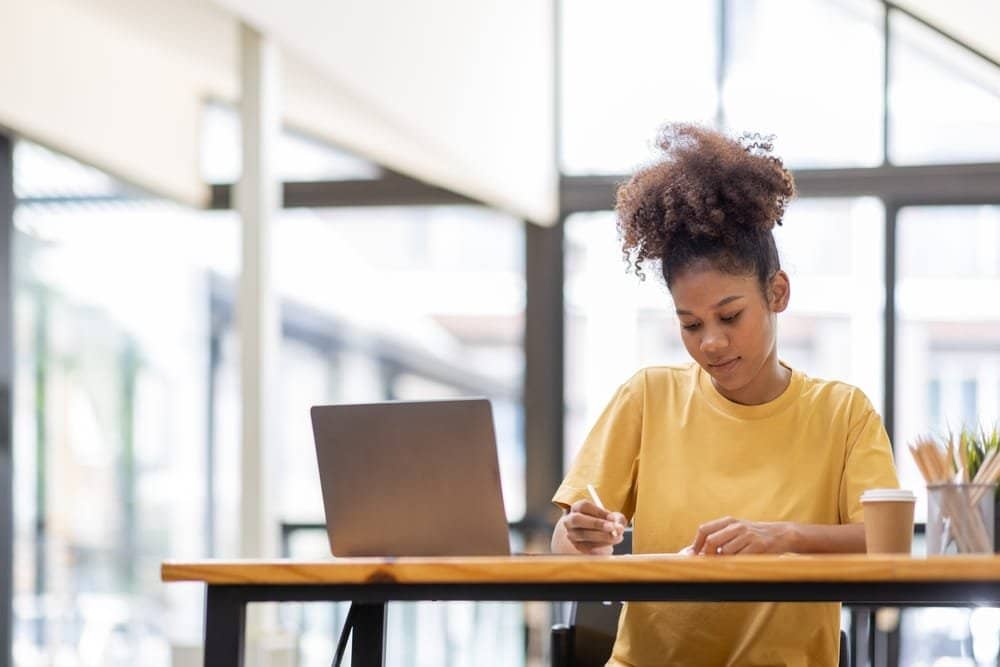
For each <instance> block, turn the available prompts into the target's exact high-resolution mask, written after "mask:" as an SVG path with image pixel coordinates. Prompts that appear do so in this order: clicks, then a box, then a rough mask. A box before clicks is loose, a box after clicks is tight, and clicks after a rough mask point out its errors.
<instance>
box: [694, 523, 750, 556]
mask: <svg viewBox="0 0 1000 667" xmlns="http://www.w3.org/2000/svg"><path fill="white" fill-rule="evenodd" d="M745 532H747V529H746V526H745V525H744V524H743V523H742V522H739V521H738V522H736V523H731V524H729V525H728V526H726V527H725V528H723V529H722V530H718V531H716V532H714V533H712V534H711V535H709V536H708V537H706V538H705V544H704V546H703V547H702V553H707V554H715V553H718V552H719V549H721V548H722V547H723V546H725V545H726V544H728V543H729V542H730V541H732V540H734V539H735V538H736V537H738V536H739V535H742V534H743V533H745Z"/></svg>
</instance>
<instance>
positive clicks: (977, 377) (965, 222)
mask: <svg viewBox="0 0 1000 667" xmlns="http://www.w3.org/2000/svg"><path fill="white" fill-rule="evenodd" d="M898 239H899V258H898V266H899V284H898V286H897V292H896V297H897V298H896V309H897V312H898V317H899V319H898V325H897V331H896V336H897V338H896V355H897V356H896V387H897V389H896V415H897V417H896V419H897V424H896V443H897V451H898V452H902V453H901V454H900V455H899V457H898V460H897V466H898V467H899V468H900V471H901V474H902V476H903V479H901V480H900V481H901V482H902V484H903V485H904V486H907V487H909V488H912V489H913V490H914V491H916V492H917V494H918V498H920V500H919V501H918V502H917V520H918V521H923V519H924V517H925V516H926V502H925V499H924V480H923V478H922V477H921V476H920V473H919V471H918V470H917V468H916V465H915V464H914V462H913V461H912V457H911V456H910V455H909V453H908V452H905V450H903V449H902V448H901V447H900V446H901V445H903V444H904V443H907V442H910V441H912V440H913V439H914V438H916V437H917V436H919V435H922V434H944V433H946V432H947V430H948V429H949V428H950V429H956V430H957V429H958V428H959V427H961V425H962V424H968V425H970V426H972V425H975V424H977V423H978V424H982V425H984V426H989V425H992V424H993V423H994V422H996V421H997V420H1000V299H998V298H997V295H998V294H1000V207H998V206H954V207H932V208H916V207H911V208H904V209H902V210H901V211H900V213H899V223H898Z"/></svg>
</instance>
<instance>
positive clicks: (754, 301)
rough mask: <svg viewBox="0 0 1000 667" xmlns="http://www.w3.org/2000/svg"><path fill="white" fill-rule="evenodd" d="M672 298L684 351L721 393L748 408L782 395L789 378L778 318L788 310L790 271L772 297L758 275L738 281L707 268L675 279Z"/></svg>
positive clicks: (776, 281) (778, 277) (772, 288)
mask: <svg viewBox="0 0 1000 667" xmlns="http://www.w3.org/2000/svg"><path fill="white" fill-rule="evenodd" d="M670 293H671V295H672V296H673V299H674V305H675V306H676V307H677V316H678V319H679V320H680V324H681V339H682V340H683V341H684V347H685V348H687V351H688V354H690V355H691V357H692V358H693V359H694V360H695V361H696V362H697V363H698V365H699V366H701V367H702V368H703V369H705V371H706V372H707V373H708V374H709V375H710V376H711V377H712V381H713V383H714V384H715V387H716V388H717V389H718V390H719V393H721V394H722V395H723V396H725V397H726V398H728V399H730V400H732V401H736V402H737V403H744V404H748V405H753V404H759V403H764V402H767V401H769V400H772V399H773V398H775V397H777V395H778V394H780V393H781V391H782V390H783V389H784V387H785V382H786V379H785V376H784V373H783V372H782V371H781V368H780V367H779V365H778V357H777V350H776V337H775V329H776V326H775V325H776V315H777V313H779V312H781V311H783V310H784V309H785V308H786V307H787V305H788V294H789V284H788V276H787V275H786V274H785V272H784V271H778V272H777V274H775V276H774V278H772V279H771V282H770V285H769V289H768V295H767V296H765V295H764V294H763V293H762V291H761V288H760V284H759V282H758V280H757V277H756V276H753V275H747V276H734V275H730V274H728V273H723V272H721V271H717V270H716V269H714V268H711V267H709V266H707V265H704V266H701V267H694V268H690V269H688V270H686V271H683V272H682V273H680V274H679V275H677V276H675V277H674V280H673V284H672V285H671V286H670ZM779 385H780V386H779Z"/></svg>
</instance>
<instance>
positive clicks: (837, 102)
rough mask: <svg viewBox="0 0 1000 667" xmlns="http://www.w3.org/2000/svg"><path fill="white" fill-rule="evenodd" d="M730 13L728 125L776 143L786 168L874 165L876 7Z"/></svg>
mask: <svg viewBox="0 0 1000 667" xmlns="http://www.w3.org/2000/svg"><path fill="white" fill-rule="evenodd" d="M728 8H729V12H730V15H729V23H728V35H729V40H728V44H727V47H728V49H729V64H728V67H727V72H726V79H725V85H724V87H723V103H724V108H725V116H726V125H727V126H728V127H730V128H733V129H734V130H735V131H739V132H743V131H751V132H762V133H765V134H774V135H776V147H777V153H778V155H781V156H783V157H784V159H785V163H786V164H787V165H789V166H793V167H836V166H871V165H876V164H879V163H880V162H881V161H882V37H881V25H882V9H881V5H880V4H879V3H875V2H867V1H862V0H850V1H848V2H843V1H838V2H832V1H830V0H806V1H803V2H785V1H784V0H740V1H739V2H730V3H729V4H728ZM848 44H849V45H850V47H849V48H847V47H845V45H848Z"/></svg>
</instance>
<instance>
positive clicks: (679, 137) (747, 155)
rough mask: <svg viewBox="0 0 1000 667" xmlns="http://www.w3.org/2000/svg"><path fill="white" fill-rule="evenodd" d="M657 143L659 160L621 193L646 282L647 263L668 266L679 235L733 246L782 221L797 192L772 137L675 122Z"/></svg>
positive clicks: (626, 242)
mask: <svg viewBox="0 0 1000 667" xmlns="http://www.w3.org/2000/svg"><path fill="white" fill-rule="evenodd" d="M657 144H658V146H659V148H660V152H661V156H660V158H659V159H657V160H655V161H654V162H653V163H651V164H649V165H647V166H645V167H643V168H642V169H640V170H639V171H637V172H636V173H635V175H633V176H632V178H631V179H630V180H629V181H628V182H627V183H625V184H624V185H622V186H621V187H620V188H619V190H618V194H617V202H616V207H615V208H616V211H617V213H618V231H619V235H620V236H621V239H622V249H623V251H624V253H625V257H626V260H627V261H628V262H634V265H635V269H636V272H637V273H638V274H639V275H640V276H641V275H642V268H641V265H642V262H643V261H646V260H654V261H657V260H660V261H662V259H663V257H664V255H665V253H667V252H669V251H670V246H671V239H672V238H674V237H675V236H676V235H678V234H680V235H682V236H684V237H690V238H694V239H697V238H703V239H713V240H718V241H719V242H721V243H722V244H723V245H734V244H735V243H736V242H737V240H738V239H737V238H736V237H738V236H741V235H745V234H757V233H760V232H767V231H770V230H771V229H773V228H774V225H775V224H780V223H781V218H782V216H783V215H784V212H785V206H786V204H787V202H788V200H789V199H791V197H792V196H794V194H795V186H794V183H793V181H792V176H791V174H790V173H789V172H788V170H786V169H785V168H784V165H783V164H782V162H781V159H780V158H778V157H775V156H774V155H772V154H771V150H772V148H773V140H772V138H771V137H769V136H763V135H760V134H744V135H742V136H741V137H740V138H739V139H731V138H729V137H727V136H726V135H724V134H722V133H720V132H716V131H714V130H710V129H707V128H703V127H700V126H697V125H690V124H670V125H666V126H664V127H663V128H662V129H661V131H660V134H659V137H658V141H657Z"/></svg>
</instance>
